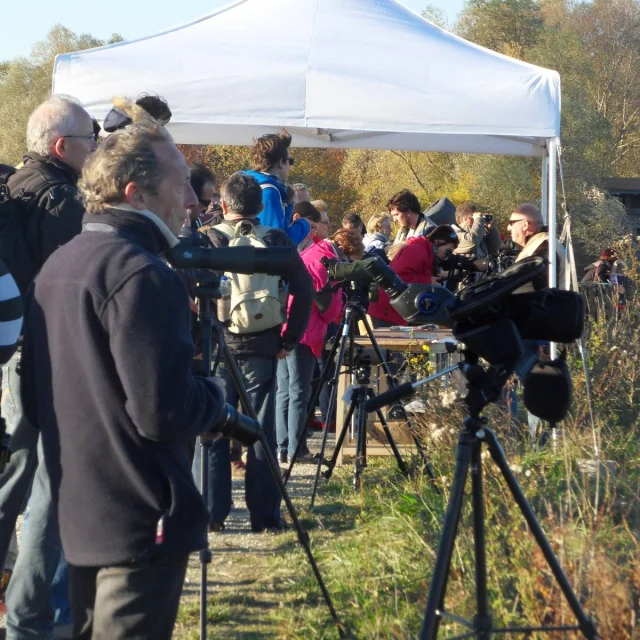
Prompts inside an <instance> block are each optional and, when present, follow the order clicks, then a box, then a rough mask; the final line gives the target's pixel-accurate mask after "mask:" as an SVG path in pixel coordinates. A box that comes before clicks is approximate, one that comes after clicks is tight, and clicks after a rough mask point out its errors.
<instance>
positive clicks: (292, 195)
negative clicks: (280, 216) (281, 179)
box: [285, 184, 296, 204]
mask: <svg viewBox="0 0 640 640" xmlns="http://www.w3.org/2000/svg"><path fill="white" fill-rule="evenodd" d="M285 187H286V189H287V204H291V203H292V202H293V199H294V198H295V196H296V192H295V191H294V190H293V187H291V185H288V184H286V185H285Z"/></svg>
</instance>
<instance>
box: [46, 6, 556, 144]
mask: <svg viewBox="0 0 640 640" xmlns="http://www.w3.org/2000/svg"><path fill="white" fill-rule="evenodd" d="M53 90H54V93H65V94H71V95H74V96H76V97H77V98H79V99H80V100H81V101H82V102H83V104H84V105H85V106H86V107H87V108H88V110H89V111H90V113H91V114H92V115H93V116H95V117H96V118H98V120H102V119H103V118H104V116H105V114H106V113H107V111H108V110H109V108H110V106H111V105H110V102H111V99H112V98H113V97H114V96H116V95H127V96H129V97H132V98H135V97H136V96H137V95H138V94H140V93H142V92H144V91H148V92H155V93H158V94H159V95H161V96H163V97H165V98H166V99H167V101H168V102H169V105H170V107H171V110H172V112H173V118H172V120H171V124H170V125H169V130H170V131H171V133H172V135H173V136H174V139H175V140H176V141H177V142H181V143H193V144H251V140H252V138H253V137H254V136H258V135H262V134H263V133H266V132H269V131H277V130H279V129H280V127H282V126H284V127H286V128H287V129H289V131H290V132H291V133H292V134H293V136H294V141H293V142H294V145H296V146H308V147H345V148H349V147H353V148H370V149H404V150H415V151H445V152H468V153H494V154H512V155H545V153H546V151H545V140H546V139H547V138H550V137H555V136H558V135H559V132H560V78H559V75H558V74H557V73H556V72H555V71H550V70H547V69H543V68H541V67H536V66H534V65H531V64H527V63H525V62H521V61H519V60H514V59H512V58H508V57H507V56H503V55H501V54H498V53H495V52H493V51H489V50H487V49H484V48H482V47H479V46H477V45H475V44H473V43H470V42H467V41H465V40H463V39H461V38H458V37H457V36H455V35H453V34H451V33H448V32H447V31H444V30H442V29H440V28H439V27H437V26H435V25H433V24H431V23H430V22H428V21H426V20H424V19H422V18H420V17H419V16H417V15H416V14H414V13H412V12H411V11H409V10H408V9H406V8H405V7H403V6H402V5H401V4H399V3H397V2H395V1H394V0H239V1H237V2H235V3H234V4H231V5H228V6H226V7H224V8H222V9H220V10H218V11H215V12H213V13H211V14H209V15H207V16H204V17H203V18H200V19H198V20H195V21H194V22H191V23H188V24H185V25H182V26H178V27H175V28H173V29H170V30H168V31H165V32H162V33H159V34H156V35H153V36H149V37H146V38H142V39H140V40H134V41H131V42H121V43H116V44H112V45H108V46H106V47H100V48H98V49H92V50H88V51H80V52H76V53H70V54H64V55H60V56H58V57H57V58H56V62H55V68H54V77H53Z"/></svg>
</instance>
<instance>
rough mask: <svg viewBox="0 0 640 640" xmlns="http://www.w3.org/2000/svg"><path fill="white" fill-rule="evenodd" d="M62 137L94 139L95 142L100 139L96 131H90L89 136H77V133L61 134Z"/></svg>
mask: <svg viewBox="0 0 640 640" xmlns="http://www.w3.org/2000/svg"><path fill="white" fill-rule="evenodd" d="M60 137H61V138H80V139H81V140H93V141H94V142H97V141H98V136H97V135H96V134H95V133H90V134H89V135H88V136H76V135H68V136H60Z"/></svg>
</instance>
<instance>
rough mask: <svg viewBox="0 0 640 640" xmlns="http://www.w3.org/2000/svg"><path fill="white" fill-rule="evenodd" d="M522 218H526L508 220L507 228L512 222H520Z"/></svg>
mask: <svg viewBox="0 0 640 640" xmlns="http://www.w3.org/2000/svg"><path fill="white" fill-rule="evenodd" d="M523 220H526V218H516V219H515V220H509V222H508V224H507V228H508V227H510V226H511V225H512V224H515V223H516V222H522V221H523Z"/></svg>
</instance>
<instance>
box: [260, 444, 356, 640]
mask: <svg viewBox="0 0 640 640" xmlns="http://www.w3.org/2000/svg"><path fill="white" fill-rule="evenodd" d="M260 441H261V443H262V447H263V449H264V451H265V458H266V460H267V463H268V465H269V467H270V468H271V473H272V474H273V477H274V478H275V479H276V482H277V483H278V486H279V488H280V493H282V497H283V499H284V502H285V504H286V506H287V509H288V511H289V514H290V515H291V521H292V522H293V526H294V527H295V529H296V532H297V534H298V540H299V541H300V544H301V545H302V547H303V548H304V551H305V553H306V554H307V558H308V560H309V564H310V565H311V569H312V570H313V573H314V575H315V577H316V581H317V583H318V586H319V587H320V590H321V591H322V596H323V597H324V601H325V602H326V603H327V607H328V609H329V613H330V614H331V617H332V618H333V621H334V623H335V624H336V627H337V628H338V633H339V635H340V637H341V638H343V637H344V632H343V630H342V624H341V623H340V620H339V619H338V614H337V613H336V610H335V608H334V606H333V602H332V601H331V596H330V595H329V592H328V591H327V587H326V585H325V583H324V580H323V579H322V575H321V574H320V570H319V569H318V565H317V563H316V560H315V558H314V557H313V553H312V552H311V547H310V546H309V536H308V534H307V533H306V531H305V530H304V528H303V527H302V524H301V522H300V520H299V519H298V515H297V513H296V510H295V508H294V506H293V503H292V502H291V498H290V497H289V493H288V492H287V488H286V487H285V486H284V482H283V481H282V478H281V476H280V468H279V466H278V463H277V461H276V458H275V456H274V455H273V453H272V452H271V450H270V449H269V443H268V442H267V438H266V436H265V435H264V433H261V434H260Z"/></svg>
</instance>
